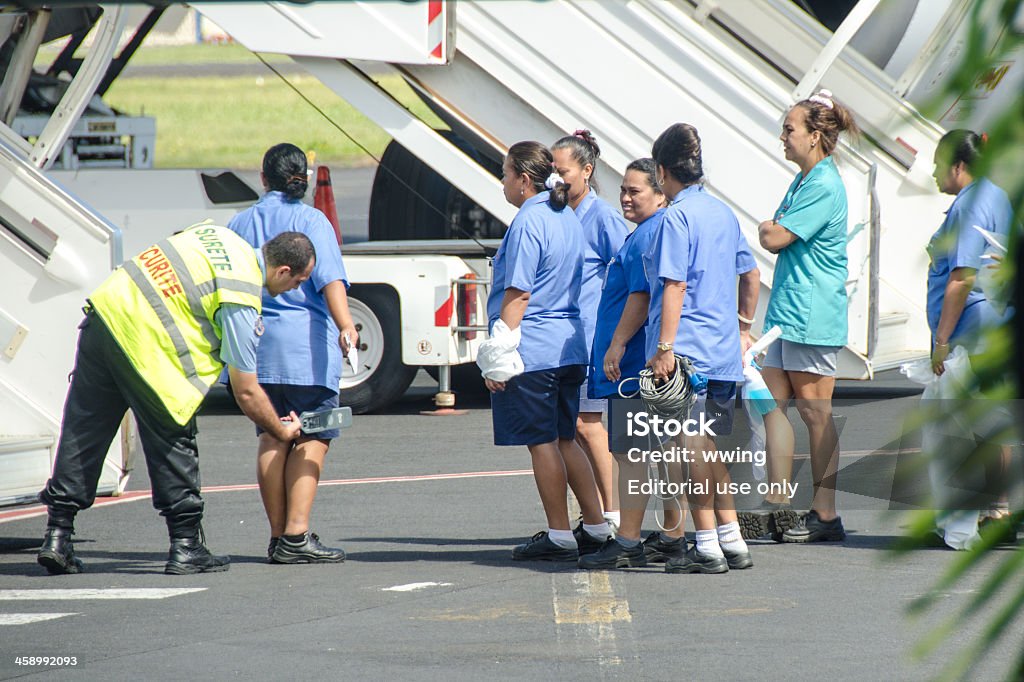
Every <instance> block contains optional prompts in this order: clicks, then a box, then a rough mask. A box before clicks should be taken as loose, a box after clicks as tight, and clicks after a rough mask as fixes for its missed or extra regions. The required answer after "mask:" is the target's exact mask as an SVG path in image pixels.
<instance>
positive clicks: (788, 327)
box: [744, 90, 857, 542]
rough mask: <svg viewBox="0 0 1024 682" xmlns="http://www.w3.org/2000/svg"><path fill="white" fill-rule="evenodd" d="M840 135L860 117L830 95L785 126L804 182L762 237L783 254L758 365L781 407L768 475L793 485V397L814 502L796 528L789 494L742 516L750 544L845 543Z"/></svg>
mask: <svg viewBox="0 0 1024 682" xmlns="http://www.w3.org/2000/svg"><path fill="white" fill-rule="evenodd" d="M843 131H850V132H851V133H856V132H857V125H856V123H855V122H854V120H853V114H851V113H850V111H849V110H848V109H846V107H844V106H843V105H842V104H840V103H839V102H837V101H836V100H835V99H833V97H832V93H831V92H829V91H828V90H821V91H820V92H819V93H818V94H816V95H814V96H812V97H810V98H809V99H806V100H803V101H801V102H798V103H797V104H795V105H794V106H793V108H792V109H790V110H789V113H788V114H787V115H786V120H785V121H784V122H783V124H782V135H781V136H780V139H781V140H782V145H783V148H784V149H785V153H786V158H787V159H788V160H790V161H792V162H793V163H795V164H796V165H797V166H799V168H800V172H799V173H797V174H796V177H795V178H794V179H793V182H792V183H791V184H790V186H789V189H788V190H787V191H786V196H785V197H784V198H783V200H782V203H781V204H780V205H779V208H778V209H777V210H776V211H775V215H774V217H773V218H772V219H771V220H766V221H764V222H763V223H761V225H760V226H759V228H758V236H759V237H760V241H761V246H762V247H764V248H765V249H767V250H768V251H771V252H772V253H776V254H778V259H777V260H776V261H775V277H774V281H773V283H772V293H771V298H770V299H769V300H768V311H767V313H766V315H765V321H764V328H765V329H771V328H772V327H773V326H775V325H778V326H779V327H781V328H782V336H781V337H780V339H779V340H778V341H776V342H775V343H773V344H772V345H771V347H770V348H769V349H768V353H767V356H766V357H765V359H764V361H763V362H762V363H761V364H762V366H763V367H764V370H763V371H762V376H763V377H764V380H765V383H766V384H767V385H768V389H769V390H770V391H771V393H772V396H773V397H774V398H775V401H776V402H777V403H778V406H779V409H777V410H773V411H772V412H770V413H769V414H767V415H765V417H764V423H765V436H766V440H767V444H768V454H769V457H768V472H769V476H770V480H771V482H772V483H774V484H779V483H782V482H783V481H785V482H788V481H790V480H791V479H792V470H793V442H794V434H793V427H792V425H791V424H790V423H789V420H788V419H787V418H786V404H787V403H788V402H789V400H790V399H791V398H794V397H795V398H796V401H797V409H798V410H799V412H800V417H801V418H802V419H803V421H804V424H806V425H807V431H808V434H809V435H810V450H811V472H812V474H813V477H814V499H813V500H812V502H811V509H810V511H809V512H808V513H807V515H806V516H805V517H803V519H802V520H800V521H798V520H797V516H796V514H795V513H794V512H793V511H792V508H791V506H790V503H789V499H788V498H787V497H786V496H785V494H780V495H775V496H773V495H768V496H766V497H765V500H764V502H763V504H762V508H761V509H760V510H758V511H756V512H751V513H749V515H744V529H745V531H746V532H748V533H749V536H754V535H757V534H760V533H771V535H772V537H773V539H775V540H776V541H779V540H782V541H785V542H829V541H831V542H837V541H841V540H843V539H844V538H845V537H846V531H845V529H844V528H843V521H842V519H841V518H840V517H839V516H838V515H837V514H836V492H835V476H836V470H837V465H838V461H839V437H838V435H837V434H836V429H835V425H834V424H833V422H832V391H833V388H834V387H835V383H836V382H835V374H836V358H837V356H838V353H839V350H840V349H841V348H842V347H843V346H845V345H846V331H847V329H846V326H847V311H846V278H847V268H846V239H847V237H846V232H847V230H846V189H845V188H844V187H843V181H842V178H840V177H839V172H838V171H837V170H836V165H835V161H834V160H833V158H832V153H833V152H834V151H835V149H836V145H837V144H838V142H839V133H841V132H843ZM822 481H828V484H827V485H824V486H823V485H822ZM794 524H795V525H794Z"/></svg>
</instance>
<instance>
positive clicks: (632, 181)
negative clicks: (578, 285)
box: [580, 159, 686, 569]
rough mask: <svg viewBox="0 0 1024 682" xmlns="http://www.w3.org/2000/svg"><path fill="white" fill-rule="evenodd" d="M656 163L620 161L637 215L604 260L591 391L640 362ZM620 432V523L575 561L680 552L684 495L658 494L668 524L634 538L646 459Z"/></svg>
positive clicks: (655, 216) (586, 564)
mask: <svg viewBox="0 0 1024 682" xmlns="http://www.w3.org/2000/svg"><path fill="white" fill-rule="evenodd" d="M656 170H657V166H656V164H655V163H654V159H637V160H635V161H633V162H631V163H630V164H629V165H628V166H626V173H625V175H624V176H623V177H622V186H621V187H620V190H619V205H620V206H621V207H622V215H623V217H625V218H626V220H629V221H631V222H633V223H636V229H635V230H633V233H632V234H631V235H629V236H628V237H627V238H626V243H625V244H623V245H622V248H621V249H619V252H618V253H617V254H615V257H614V258H613V259H612V261H611V263H609V264H608V274H607V275H606V277H605V281H604V289H603V290H602V291H601V302H600V304H599V305H598V308H597V327H596V328H595V330H594V347H593V350H592V351H591V354H590V370H589V372H588V375H587V376H588V379H589V383H590V391H591V394H592V395H594V396H595V397H598V398H606V399H613V400H614V399H618V398H619V397H620V393H619V382H620V381H627V380H629V379H630V378H635V377H638V376H639V375H640V370H642V369H643V368H644V365H645V364H646V362H647V356H646V355H645V351H646V338H647V337H646V334H645V333H644V329H645V325H646V323H647V308H648V306H649V304H650V301H651V288H650V285H649V284H648V282H647V274H646V273H645V272H644V264H643V255H644V253H645V252H646V251H647V249H648V247H649V246H650V244H651V237H652V236H653V234H654V231H655V230H656V229H657V228H658V227H659V226H660V224H661V219H662V216H663V215H664V214H665V205H666V200H665V194H664V193H663V192H662V191H661V188H660V187H659V186H658V181H657V180H656ZM635 388H636V384H635V382H633V383H632V385H627V386H626V390H627V391H633V390H635ZM619 440H621V439H618V438H612V437H610V438H609V439H608V446H609V449H610V450H611V451H612V452H613V453H615V454H614V457H615V460H616V463H617V465H618V467H617V469H618V471H617V476H616V478H617V483H618V488H619V506H620V508H621V523H620V524H619V528H618V531H617V532H616V537H615V539H614V540H610V541H608V542H606V543H605V545H604V546H603V547H602V548H601V549H600V550H599V551H597V552H595V553H593V554H590V555H588V556H585V557H581V558H580V567H581V568H603V569H614V568H625V567H630V566H644V565H646V564H647V563H649V562H664V561H667V560H668V559H670V558H672V557H675V556H681V555H682V554H683V552H684V551H685V550H686V547H685V545H684V543H683V539H682V538H683V530H684V525H685V512H684V511H683V510H684V509H685V507H683V504H684V503H685V500H684V499H682V498H680V499H679V500H678V501H673V500H665V502H664V504H665V522H664V526H663V527H664V528H666V529H667V530H665V531H663V532H654V533H651V534H650V535H649V536H647V539H646V540H644V542H643V546H641V544H640V531H641V527H642V525H643V521H644V513H645V511H646V509H647V499H648V498H647V496H646V495H643V496H639V495H635V493H632V492H631V491H630V485H629V482H630V481H643V480H646V479H647V467H646V465H644V464H640V463H636V462H631V461H630V460H629V458H628V457H627V456H626V453H628V452H629V448H630V446H631V444H630V443H625V442H618V441H619ZM667 466H672V467H674V468H675V469H679V470H680V473H681V468H680V466H679V465H678V464H670V465H667ZM673 473H675V472H673ZM671 480H674V481H677V482H678V481H680V480H682V476H681V475H680V474H676V475H674V476H672V477H671ZM681 514H682V516H681Z"/></svg>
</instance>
